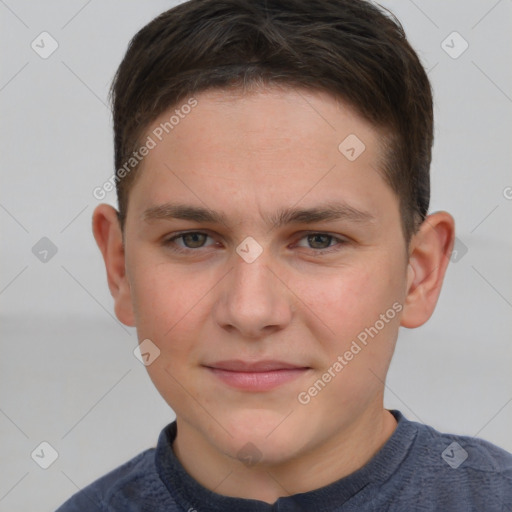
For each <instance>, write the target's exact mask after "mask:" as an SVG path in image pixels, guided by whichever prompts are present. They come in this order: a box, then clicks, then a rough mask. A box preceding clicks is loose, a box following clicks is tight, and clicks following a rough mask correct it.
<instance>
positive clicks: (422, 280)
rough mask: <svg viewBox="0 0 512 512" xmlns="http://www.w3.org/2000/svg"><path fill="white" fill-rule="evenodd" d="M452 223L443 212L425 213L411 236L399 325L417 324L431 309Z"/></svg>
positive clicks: (446, 259) (445, 264)
mask: <svg viewBox="0 0 512 512" xmlns="http://www.w3.org/2000/svg"><path fill="white" fill-rule="evenodd" d="M454 238H455V223H454V220H453V217H452V216H451V215H450V214H449V213H447V212H436V213H434V214H432V215H429V216H428V217H427V218H426V219H425V221H424V222H423V224H422V225H421V227H420V229H419V230H418V232H417V233H416V234H415V235H414V236H413V238H412V240H411V248H410V256H409V264H408V268H407V289H406V298H405V304H404V310H403V314H402V318H401V323H400V324H401V325H402V326H403V327H409V328H413V327H419V326H420V325H422V324H424V323H425V322H426V321H427V320H428V319H429V318H430V317H431V316H432V313H433V312H434V309H435V306H436V304H437V300H438V298H439V294H440V292H441V286H442V284H443V279H444V276H445V273H446V268H447V267H448V263H449V261H450V255H451V251H452V249H453V242H454Z"/></svg>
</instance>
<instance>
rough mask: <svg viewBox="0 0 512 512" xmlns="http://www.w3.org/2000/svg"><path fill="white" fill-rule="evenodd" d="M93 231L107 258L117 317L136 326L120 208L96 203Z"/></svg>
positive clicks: (129, 324)
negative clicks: (120, 221)
mask: <svg viewBox="0 0 512 512" xmlns="http://www.w3.org/2000/svg"><path fill="white" fill-rule="evenodd" d="M92 231H93V233H94V238H95V239H96V243H97V244H98V247H99V248H100V251H101V254H102V255H103V260H104V261H105V268H106V270H107V280H108V287H109V289H110V293H111V294H112V297H114V310H115V313H116V316H117V318H118V319H119V320H120V321H121V322H122V323H123V324H125V325H128V326H131V327H133V326H135V321H134V314H133V305H132V300H131V290H130V283H129V281H128V278H127V276H126V267H125V257H124V247H123V235H122V232H121V226H120V224H119V219H118V217H117V210H115V209H114V208H112V206H110V205H108V204H100V205H99V206H97V207H96V209H95V210H94V213H93V217H92Z"/></svg>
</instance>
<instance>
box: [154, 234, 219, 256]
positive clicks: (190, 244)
mask: <svg viewBox="0 0 512 512" xmlns="http://www.w3.org/2000/svg"><path fill="white" fill-rule="evenodd" d="M208 238H211V237H210V236H208V235H207V234H206V233H202V232H201V231H188V232H186V233H180V234H178V235H174V236H172V237H171V238H167V239H166V240H164V242H163V244H164V245H165V246H168V247H170V248H171V249H172V250H174V251H176V252H186V251H187V250H194V249H201V248H203V247H204V246H205V243H206V241H207V239H208ZM178 241H181V242H182V243H181V244H179V243H177V242H178Z"/></svg>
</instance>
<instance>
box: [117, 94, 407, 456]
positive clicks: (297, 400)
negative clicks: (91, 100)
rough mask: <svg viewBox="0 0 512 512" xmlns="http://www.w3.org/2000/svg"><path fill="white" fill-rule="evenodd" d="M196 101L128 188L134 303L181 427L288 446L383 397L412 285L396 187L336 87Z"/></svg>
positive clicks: (302, 447) (238, 444)
mask: <svg viewBox="0 0 512 512" xmlns="http://www.w3.org/2000/svg"><path fill="white" fill-rule="evenodd" d="M195 98H196V99H197V106H195V107H194V108H193V109H192V110H191V111H190V113H189V114H187V115H186V116H183V118H182V119H181V118H180V121H179V123H178V124H176V125H175V126H174V128H173V129H172V131H170V132H169V133H168V134H164V136H163V137H162V141H158V139H156V141H157V144H156V147H154V148H153V149H151V151H150V152H149V154H148V155H147V156H146V157H145V159H144V161H143V166H142V168H141V170H140V173H141V174H140V175H139V176H138V178H137V180H136V182H135V184H134V186H133V188H132V190H131V191H130V198H129V207H128V213H127V219H126V225H125V257H126V272H127V279H128V282H129V295H130V302H131V306H130V307H131V308H132V312H133V317H134V322H135V324H136V327H137V331H138V336H139V339H140V340H144V339H150V340H151V342H152V343H154V344H155V345H156V346H157V347H158V349H159V350H160V355H159V357H158V358H157V359H155V360H154V362H153V363H152V364H150V365H149V366H148V367H147V369H148V371H149V374H150V377H151V379H152V380H153V382H154V384H155V385H156V387H157V388H158V390H159V392H160V393H161V395H162V396H163V398H164V399H165V400H166V401H167V402H168V404H169V405H170V406H171V408H172V409H173V410H174V411H175V412H176V415H177V417H178V419H179V421H181V422H182V424H183V425H184V427H183V428H185V425H186V426H187V428H190V429H192V430H194V431H195V432H196V433H197V434H198V435H200V436H201V437H202V438H204V439H205V440H207V442H208V443H210V445H211V446H212V447H214V448H215V449H217V450H218V451H220V452H222V453H224V454H227V455H230V456H232V457H236V456H237V453H239V450H240V449H241V448H242V447H243V446H244V445H246V443H248V442H251V443H253V444H254V445H255V446H256V447H257V448H258V450H259V452H260V453H261V455H260V456H261V457H262V458H263V460H266V461H268V462H277V461H282V460H284V459H285V458H292V457H295V456H298V455H300V454H301V453H305V452H306V451H307V450H311V449H313V448H315V447H317V446H320V445H321V444H322V443H326V442H327V441H328V439H330V438H331V437H332V436H333V435H334V433H335V432H339V431H341V430H343V429H344V430H346V429H350V427H351V425H353V424H355V422H356V421H357V419H358V418H361V417H362V416H363V415H365V414H368V413H369V411H370V412H371V411H372V410H377V409H379V408H380V411H382V395H383V381H384V380H385V375H386V373H387V369H388V365H389V362H390V359H391V356H392V353H393V349H394V345H395V341H396V338H397V332H398V326H399V323H400V311H401V309H402V304H403V302H404V300H405V296H406V289H407V256H406V252H407V251H406V247H405V240H404V238H403V234H402V229H401V221H400V214H399V204H398V199H397V197H396V195H395V194H394V193H393V191H392V190H391V189H390V188H389V186H388V185H387V184H386V183H385V181H384V180H383V178H382V175H381V173H380V171H379V160H380V155H381V151H380V146H379V144H380V141H381V135H380V134H379V133H378V131H377V130H376V129H375V128H373V127H372V126H371V125H370V124H368V123H367V122H366V121H364V120H363V119H361V118H360V117H359V116H358V115H356V114H355V113H354V112H353V111H352V110H351V109H349V108H348V107H347V106H346V105H344V104H342V103H340V102H339V101H337V100H335V99H334V98H332V97H330V96H329V95H326V94H323V93H312V92H306V91H302V92H300V93H299V92H298V91H292V90H282V89H278V88H273V89H268V90H266V91H259V92H253V93H250V94H245V95H242V94H233V93H227V92H225V91H207V92H204V93H201V94H198V95H196V96H195ZM173 112H174V108H173V109H172V111H170V112H167V113H166V114H165V115H163V116H162V117H161V118H159V119H158V120H157V121H156V122H155V123H154V125H153V126H151V127H150V128H149V130H148V132H147V135H151V134H152V131H153V130H154V129H155V127H158V126H159V125H160V123H162V122H165V121H168V120H169V117H170V115H172V113H173ZM347 137H349V139H348V140H347V141H346V142H343V141H345V139H347ZM153 138H155V137H154V136H153ZM340 144H341V146H340ZM362 144H364V147H363V145H362ZM363 148H364V150H363V151H362V152H361V150H362V149H363Z"/></svg>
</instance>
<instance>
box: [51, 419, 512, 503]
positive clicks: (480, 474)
mask: <svg viewBox="0 0 512 512" xmlns="http://www.w3.org/2000/svg"><path fill="white" fill-rule="evenodd" d="M390 412H391V413H392V414H393V416H394V417H395V418H396V420H397V422H398V425H397V427H396V429H395V431H394V432H393V434H392V435H391V437H390V438H389V439H388V440H387V442H386V443H385V444H384V446H383V447H382V448H381V449H380V450H379V451H378V452H377V454H376V455H375V456H374V457H373V458H372V459H371V460H370V461H369V462H368V463H367V464H366V465H364V466H363V467H362V468H360V469H359V470H357V471H355V472H354V473H352V474H350V475H348V476H346V477H344V478H342V479H341V480H337V481H336V482H333V483H332V484H329V485H327V486H325V487H322V488H319V489H315V490H312V491H309V492H306V493H301V494H295V495H293V496H286V497H283V498H279V499H278V500H277V501H276V502H275V503H274V504H272V505H269V504H267V503H265V502H262V501H258V500H248V499H242V498H232V497H227V496H222V495H220V494H216V493H214V492H212V491H209V490H208V489H206V488H205V487H203V486H202V485H200V484H199V483H198V482H196V481H195V480H194V479H193V478H192V477H191V476H190V475H189V474H188V473H186V471H185V469H184V468H183V466H182V465H181V464H180V462H179V461H178V459H177V458H176V457H175V455H174V453H173V450H172V442H173V440H174V438H175V437H176V422H173V423H170V424H169V425H167V426H166V427H165V428H164V429H163V430H162V432H161V433H160V436H159V439H158V444H157V446H156V448H151V449H148V450H146V451H144V452H142V453H141V454H139V455H137V456H136V457H134V458H133V459H132V460H130V461H128V462H126V463H125V464H123V465H122V466H120V467H118V468H117V469H115V470H113V471H111V472H110V473H108V474H107V475H105V476H103V477H102V478H100V479H99V480H97V481H95V482H93V483H92V484H90V485H89V486H88V487H86V488H84V489H83V490H82V491H80V492H78V493H77V494H75V495H74V496H73V497H71V498H70V499H69V500H68V501H67V502H66V503H64V504H63V505H62V506H61V507H60V508H59V509H58V510H57V512H78V511H81V512H98V511H101V512H106V511H122V512H136V511H137V512H138V511H148V512H149V511H151V512H164V511H165V512H177V511H180V512H207V511H208V512H221V511H222V512H231V511H232V512H235V511H236V512H245V511H247V512H270V511H282V512H292V511H294V512H299V511H308V512H356V511H357V512H366V511H368V512H369V511H372V512H384V511H387V512H420V511H421V512H427V511H442V512H471V511H475V512H512V454H510V453H508V452H506V451H504V450H502V449H501V448H498V447H497V446H494V445H493V444H491V443H489V442H487V441H483V440H481V439H476V438H473V437H466V436H457V435H452V434H443V433H440V432H438V431H437V430H435V429H433V428H432V427H429V426H427V425H423V424H421V423H417V422H413V421H409V420H408V419H406V418H405V417H404V416H403V415H402V413H401V412H400V411H397V410H391V411H390Z"/></svg>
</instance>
